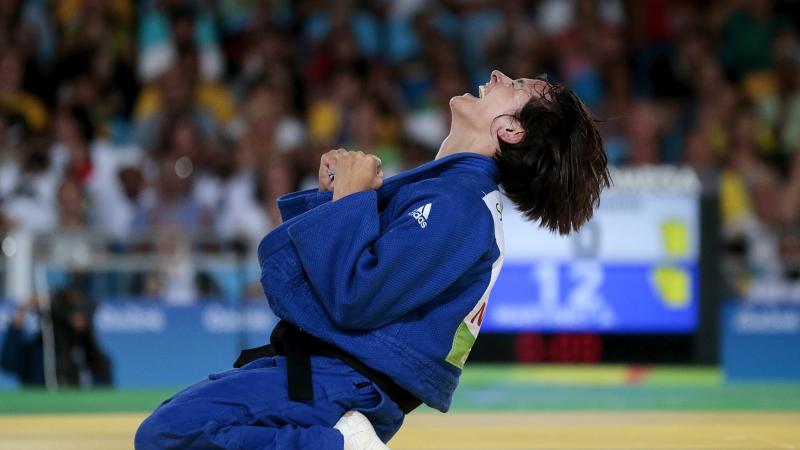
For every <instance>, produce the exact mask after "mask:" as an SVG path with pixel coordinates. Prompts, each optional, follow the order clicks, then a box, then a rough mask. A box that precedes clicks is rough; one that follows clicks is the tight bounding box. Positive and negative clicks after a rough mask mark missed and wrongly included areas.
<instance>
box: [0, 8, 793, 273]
mask: <svg viewBox="0 0 800 450" xmlns="http://www.w3.org/2000/svg"><path fill="white" fill-rule="evenodd" d="M798 30H800V2H798V1H790V0H783V1H779V0H775V1H770V0H750V1H740V0H717V1H690V0H538V1H536V0H505V1H502V2H499V1H489V0H439V1H426V0H375V1H354V0H343V1H335V2H334V1H323V0H305V1H304V0H297V1H289V0H218V1H202V0H195V1H192V0H60V1H47V0H27V1H23V0H0V234H2V233H4V232H9V231H12V230H28V231H31V232H34V233H48V234H49V233H54V232H55V234H58V235H61V236H68V238H67V239H66V240H62V244H61V245H60V246H59V245H56V246H54V248H56V249H58V252H59V254H61V255H70V256H72V257H74V256H75V255H80V254H81V252H80V251H78V250H79V249H76V248H75V245H74V241H75V239H77V238H76V236H80V235H86V234H87V233H90V234H91V235H93V236H103V237H105V238H107V239H108V241H109V242H110V243H112V244H110V246H109V248H113V249H114V251H118V252H125V251H132V250H135V249H140V248H148V249H151V250H155V251H158V252H161V253H163V254H165V255H176V254H181V253H182V252H183V253H185V252H187V251H190V250H191V248H192V246H195V245H197V244H196V242H203V244H202V245H203V248H204V249H206V250H208V249H212V250H213V249H220V250H230V249H243V251H250V252H252V250H253V249H254V248H255V246H256V245H257V243H258V241H259V239H260V238H261V237H262V236H263V235H264V234H265V233H266V232H267V231H268V230H269V229H270V228H271V227H273V226H275V225H276V224H277V223H278V222H279V220H280V218H279V214H278V212H277V210H276V204H275V199H276V198H277V197H278V196H280V195H281V194H283V193H286V192H289V191H292V190H296V189H300V188H306V187H315V186H316V183H317V169H318V164H319V157H320V155H321V154H322V153H324V152H326V151H328V150H330V149H332V148H338V147H344V148H347V149H352V150H362V151H365V152H370V153H375V154H377V155H379V156H380V157H381V159H382V161H383V164H384V171H385V173H386V174H387V176H388V175H392V174H394V173H397V172H399V171H402V170H405V169H407V168H410V167H414V166H417V165H419V164H421V163H423V162H426V161H429V160H431V159H432V158H433V157H434V155H435V153H436V150H437V149H438V146H439V144H440V142H441V141H442V139H443V138H444V137H445V135H446V134H447V132H448V130H449V107H448V100H449V99H450V97H452V96H454V95H460V94H462V93H464V92H473V93H476V91H477V89H476V86H477V85H478V84H480V83H484V82H486V80H487V79H488V74H489V71H490V70H491V69H493V68H499V69H501V70H503V71H504V72H506V73H507V74H509V75H510V76H512V77H523V76H534V75H537V74H541V73H546V74H547V75H548V76H549V78H550V79H551V80H555V81H558V82H560V83H564V84H566V85H568V86H569V87H571V88H572V89H573V90H575V91H576V92H577V93H578V95H579V96H580V97H581V98H582V99H583V100H584V101H585V103H586V104H587V105H588V106H589V108H590V109H591V110H592V111H593V113H594V114H595V116H596V117H597V118H598V119H599V120H600V126H601V130H602V133H603V136H604V139H605V145H606V148H607V151H608V154H609V159H610V161H611V163H612V164H614V165H626V166H639V165H649V164H675V165H688V166H691V167H694V168H695V169H696V170H697V171H698V174H699V175H700V177H701V179H702V180H703V182H704V186H705V187H706V189H708V190H710V191H713V192H719V195H720V211H721V219H722V221H721V223H722V227H721V230H720V233H721V235H722V236H723V242H724V243H725V249H726V250H725V251H726V253H727V255H728V259H727V260H726V261H727V262H726V267H727V269H726V270H728V271H729V272H730V273H733V274H734V276H733V279H734V280H735V281H736V283H738V284H739V285H740V286H739V287H743V286H746V285H747V284H748V283H750V282H751V280H752V279H753V278H754V277H753V275H757V277H756V278H758V279H762V280H763V279H773V278H780V279H786V278H787V277H789V278H794V276H795V274H798V275H800V227H798V225H799V224H800V151H798V150H800V68H799V67H800V65H799V63H798V61H799V60H800V46H799V45H798ZM209 236H213V237H214V238H213V239H209ZM187 248H188V249H189V250H187ZM174 270H177V271H180V267H178V268H177V269H174ZM178 278H180V274H179V275H178Z"/></svg>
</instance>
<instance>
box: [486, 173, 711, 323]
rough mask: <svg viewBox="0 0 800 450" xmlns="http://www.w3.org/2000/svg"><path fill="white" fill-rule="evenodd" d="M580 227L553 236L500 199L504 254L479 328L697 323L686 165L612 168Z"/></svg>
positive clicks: (693, 207)
mask: <svg viewBox="0 0 800 450" xmlns="http://www.w3.org/2000/svg"><path fill="white" fill-rule="evenodd" d="M612 177H613V180H614V186H613V187H612V188H610V189H607V190H606V191H605V192H604V193H603V194H602V197H601V202H600V207H599V208H598V209H597V210H596V211H595V214H594V218H593V219H592V220H591V221H589V222H588V223H587V224H586V225H584V227H583V228H582V229H581V230H580V232H578V233H575V234H572V235H570V236H559V235H556V234H553V233H550V232H548V231H546V230H544V229H540V228H538V226H537V224H534V223H531V222H528V221H525V220H524V219H523V217H522V216H521V215H520V214H519V212H517V211H515V210H514V209H513V208H512V206H513V204H512V203H511V202H510V201H509V200H508V199H505V206H506V208H505V211H506V214H504V217H503V225H504V233H505V239H504V240H505V261H504V264H503V268H502V270H501V272H500V276H499V278H498V280H497V282H496V284H495V287H494V289H493V290H492V293H491V296H490V300H489V308H488V311H487V315H486V318H485V321H484V324H483V326H482V331H486V332H490V333H491V332H515V333H518V332H537V333H538V332H542V333H560V332H565V333H603V334H609V333H611V334H613V333H627V334H634V333H637V334H638V333H661V334H683V333H687V334H688V333H692V332H693V331H694V330H695V329H696V328H697V324H698V303H699V283H700V280H699V236H700V211H699V208H700V182H699V180H698V179H697V176H696V174H695V173H694V172H693V171H692V170H690V169H682V168H676V167H648V168H636V169H618V170H615V171H613V172H612Z"/></svg>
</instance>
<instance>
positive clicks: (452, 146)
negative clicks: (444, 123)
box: [435, 129, 494, 159]
mask: <svg viewBox="0 0 800 450" xmlns="http://www.w3.org/2000/svg"><path fill="white" fill-rule="evenodd" d="M462 152H471V153H479V154H481V155H486V156H489V157H492V156H494V149H493V148H491V145H490V144H489V143H487V142H486V139H484V138H483V137H482V136H478V135H477V134H475V133H470V132H463V131H461V130H455V129H450V134H449V135H447V137H446V138H444V141H443V142H442V145H441V146H439V152H438V153H437V154H436V158H435V159H440V158H444V157H445V156H450V155H452V154H454V153H462Z"/></svg>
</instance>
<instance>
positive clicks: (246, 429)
mask: <svg viewBox="0 0 800 450" xmlns="http://www.w3.org/2000/svg"><path fill="white" fill-rule="evenodd" d="M311 366H312V373H313V389H314V400H312V401H310V402H294V401H291V400H289V393H288V390H287V389H288V388H287V381H286V359H285V358H284V357H281V356H277V357H274V358H260V359H257V360H255V361H252V362H250V363H249V364H247V365H245V366H243V367H241V368H239V369H231V370H228V371H225V372H222V373H218V374H213V375H210V376H209V377H208V379H206V380H203V381H201V382H199V383H197V384H194V385H192V386H190V387H188V388H186V389H184V390H183V391H181V392H179V393H177V394H175V395H174V396H173V397H171V398H170V399H168V400H166V401H165V402H164V403H162V404H161V405H160V406H159V407H158V408H156V410H155V411H154V412H153V413H152V414H151V415H150V416H149V417H148V418H147V419H145V420H144V422H142V424H141V425H140V426H139V429H138V430H137V432H136V438H135V446H136V449H137V450H151V449H179V448H180V449H184V448H191V449H315V450H327V449H331V450H333V449H336V450H342V448H343V445H344V441H343V438H342V435H341V433H339V431H338V430H336V429H334V428H332V427H333V425H334V424H335V423H336V421H338V420H339V418H340V417H341V416H342V414H344V413H345V412H347V411H349V410H358V411H361V412H362V413H364V415H365V416H367V417H368V418H369V420H370V422H372V425H373V427H374V428H375V431H376V432H377V433H378V436H379V437H380V438H381V439H382V440H383V441H384V442H387V441H388V440H389V439H390V438H391V437H392V436H394V434H395V433H396V432H397V430H399V429H400V426H401V425H402V424H403V418H404V414H403V411H402V410H400V408H399V407H398V406H397V404H396V403H395V402H394V401H392V400H391V399H390V398H389V397H388V396H387V395H386V394H385V393H384V392H383V391H382V390H381V389H380V388H379V387H377V386H375V385H374V384H373V383H372V382H370V381H369V380H368V379H367V378H365V377H364V376H363V375H361V374H360V373H358V372H357V371H355V370H354V369H352V368H351V367H350V366H348V365H346V364H344V363H343V362H341V361H340V360H338V359H335V358H328V357H324V356H312V357H311Z"/></svg>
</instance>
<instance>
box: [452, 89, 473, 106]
mask: <svg viewBox="0 0 800 450" xmlns="http://www.w3.org/2000/svg"><path fill="white" fill-rule="evenodd" d="M477 101H478V97H475V96H474V95H472V94H470V93H469V92H467V93H466V94H463V95H457V96H455V97H453V98H451V99H450V109H453V108H456V107H458V106H459V105H468V104H472V103H475V102H477Z"/></svg>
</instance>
